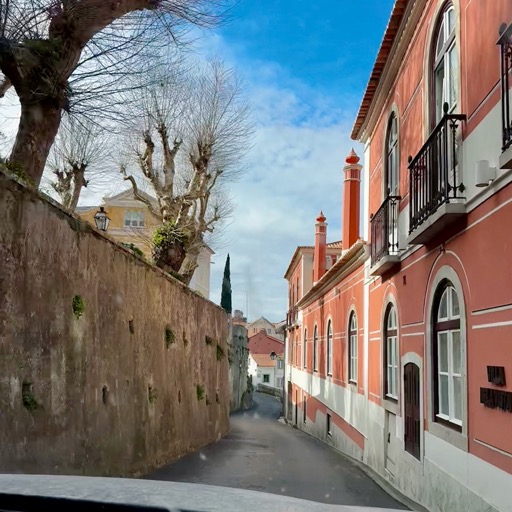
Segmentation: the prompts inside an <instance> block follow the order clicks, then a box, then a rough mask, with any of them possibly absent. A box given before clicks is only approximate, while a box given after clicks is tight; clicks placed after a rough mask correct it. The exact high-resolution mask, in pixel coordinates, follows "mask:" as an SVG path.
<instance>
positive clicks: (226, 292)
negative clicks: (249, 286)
mask: <svg viewBox="0 0 512 512" xmlns="http://www.w3.org/2000/svg"><path fill="white" fill-rule="evenodd" d="M229 265H230V260H229V254H228V257H227V258H226V265H225V266H224V277H223V279H222V293H221V297H220V306H221V308H223V309H224V310H225V311H226V313H229V314H231V309H232V305H231V270H230V268H229Z"/></svg>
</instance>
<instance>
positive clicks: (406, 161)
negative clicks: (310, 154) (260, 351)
mask: <svg viewBox="0 0 512 512" xmlns="http://www.w3.org/2000/svg"><path fill="white" fill-rule="evenodd" d="M511 85H512V2H511V1H510V0H492V1H488V0H453V1H441V0H420V1H418V0H416V1H412V0H397V1H396V2H395V5H394V8H393V12H392V14H391V18H390V20H389V23H388V26H387V29H386V33H385V35H384V38H383V42H382V44H381V47H380V50H379V53H378V55H377V59H376V61H375V64H374V67H373V70H372V73H371V76H370V80H369V82H368V86H367V89H366V91H365V94H364V97H363V100H362V103H361V106H360V108H359V112H358V114H357V117H356V120H355V123H354V128H353V132H352V137H353V139H355V140H357V141H359V142H361V143H362V144H363V145H364V158H361V160H362V162H361V163H363V162H364V167H361V164H360V162H359V159H358V157H357V155H355V154H353V153H352V154H350V155H349V156H348V157H347V160H346V165H345V167H344V171H343V187H344V192H343V205H342V207H343V233H342V244H341V245H342V249H341V251H340V253H339V254H338V255H337V259H336V261H335V262H334V264H331V265H330V266H329V263H330V262H329V258H327V255H328V249H327V248H328V246H329V244H328V242H327V223H326V219H325V217H324V216H323V215H322V214H320V215H319V217H318V218H317V222H316V227H315V246H314V250H313V261H312V269H313V270H312V271H311V272H310V270H308V269H307V268H306V266H305V260H304V255H303V256H302V257H298V254H299V255H300V249H298V253H297V252H296V253H295V255H294V257H293V259H292V262H291V266H290V268H289V269H288V271H287V273H286V276H285V277H286V278H287V280H288V282H289V293H290V307H289V315H288V332H287V362H288V366H287V368H286V373H285V380H286V391H287V400H286V413H287V417H288V420H289V421H292V422H293V423H295V424H297V426H298V427H299V428H302V429H304V430H306V431H308V432H310V433H311V434H313V435H315V436H317V437H318V438H320V439H322V440H324V441H325V442H327V443H329V444H331V445H332V446H333V447H334V448H336V449H338V450H341V451H343V452H344V453H347V454H349V455H351V456H352V457H354V458H356V459H359V460H360V461H362V462H363V463H365V464H367V465H368V466H369V467H370V468H371V469H372V470H373V471H374V472H375V473H377V474H378V475H379V476H380V477H381V478H383V479H385V480H387V481H388V482H389V483H390V484H391V485H393V486H394V487H395V488H397V489H398V490H399V491H400V492H401V493H403V494H404V495H406V496H407V497H409V498H411V499H412V500H414V501H415V502H417V503H419V504H421V505H422V506H424V507H426V508H427V509H428V510H432V511H438V510H441V511H445V510H446V511H474V512H476V511H482V512H483V511H507V510H512V498H511V497H510V496H511V495H510V489H511V488H512V265H511V264H510V261H511V253H510V251H511V250H512V229H511V227H510V226H511V225H512V184H511V183H512V90H511ZM361 177H362V178H363V179H362V182H363V183H364V190H360V183H361ZM360 204H363V205H364V208H361V206H360ZM319 208H321V205H319ZM359 212H361V214H362V225H363V233H362V234H361V235H360V234H359V230H358V227H359V220H360V217H359ZM297 279H298V283H299V285H298V286H297Z"/></svg>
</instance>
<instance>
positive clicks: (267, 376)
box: [263, 373, 270, 384]
mask: <svg viewBox="0 0 512 512" xmlns="http://www.w3.org/2000/svg"><path fill="white" fill-rule="evenodd" d="M263 382H264V383H265V384H268V383H269V382H270V374H268V373H264V374H263Z"/></svg>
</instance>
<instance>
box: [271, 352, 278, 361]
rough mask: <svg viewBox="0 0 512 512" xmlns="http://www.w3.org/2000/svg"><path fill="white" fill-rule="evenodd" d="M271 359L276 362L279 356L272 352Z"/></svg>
mask: <svg viewBox="0 0 512 512" xmlns="http://www.w3.org/2000/svg"><path fill="white" fill-rule="evenodd" d="M270 359H272V361H275V360H276V359H277V354H276V353H275V352H270Z"/></svg>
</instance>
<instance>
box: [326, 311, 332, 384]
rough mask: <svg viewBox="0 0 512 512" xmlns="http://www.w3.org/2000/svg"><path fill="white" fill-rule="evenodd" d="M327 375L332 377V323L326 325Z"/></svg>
mask: <svg viewBox="0 0 512 512" xmlns="http://www.w3.org/2000/svg"><path fill="white" fill-rule="evenodd" d="M327 375H332V322H331V321H330V320H329V322H328V323H327Z"/></svg>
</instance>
